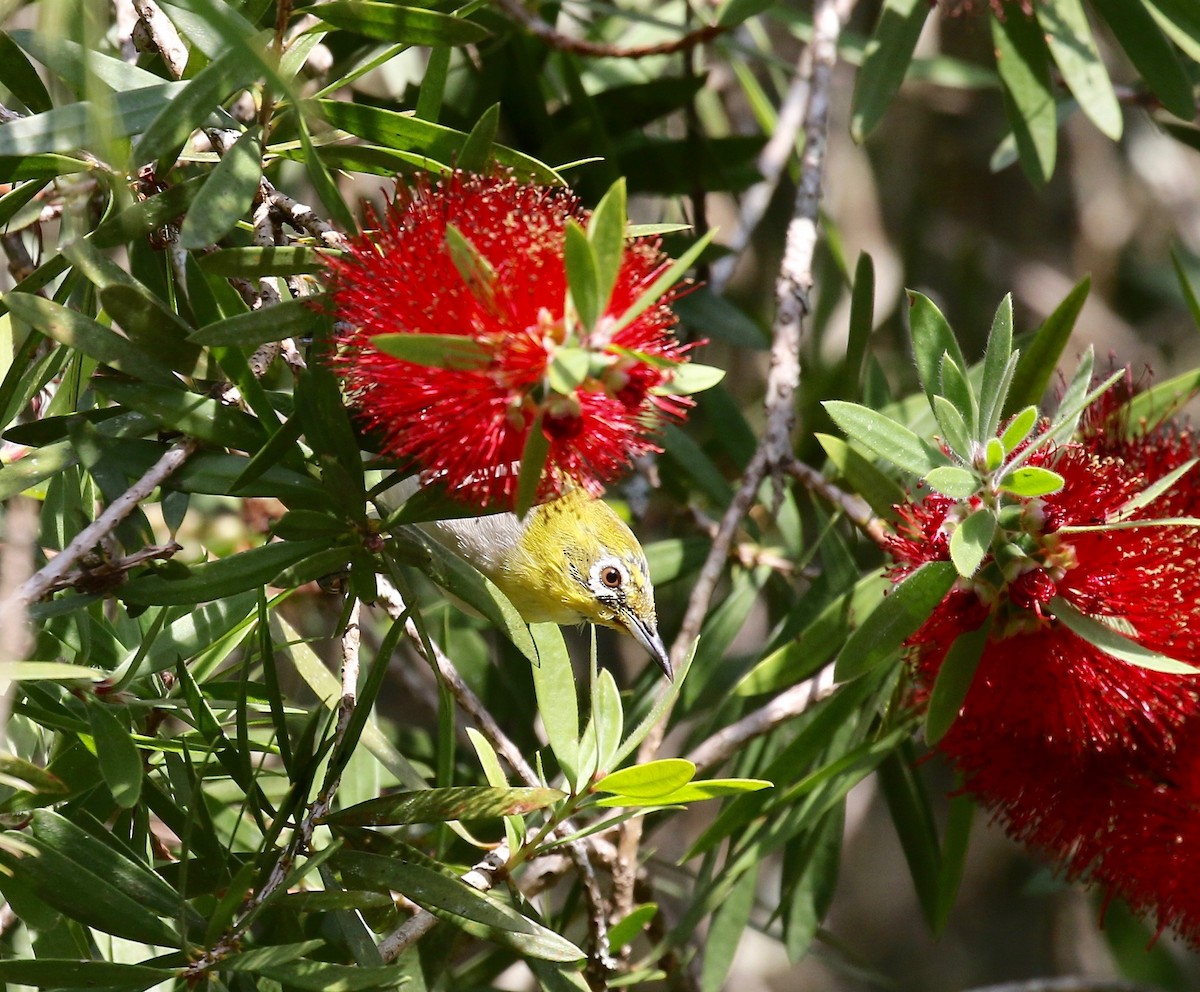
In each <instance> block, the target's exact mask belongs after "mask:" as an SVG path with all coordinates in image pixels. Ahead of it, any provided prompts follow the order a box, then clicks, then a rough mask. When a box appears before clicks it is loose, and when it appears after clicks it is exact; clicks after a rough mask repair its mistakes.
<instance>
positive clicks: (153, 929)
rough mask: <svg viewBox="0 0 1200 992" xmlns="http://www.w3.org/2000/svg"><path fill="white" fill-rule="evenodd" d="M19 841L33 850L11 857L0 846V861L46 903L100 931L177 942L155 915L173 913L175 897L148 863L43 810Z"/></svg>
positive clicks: (171, 944)
mask: <svg viewBox="0 0 1200 992" xmlns="http://www.w3.org/2000/svg"><path fill="white" fill-rule="evenodd" d="M24 839H25V840H27V841H28V842H29V843H30V844H31V845H32V846H33V847H34V848H35V850H36V854H34V855H31V856H28V857H14V856H13V855H12V854H11V853H10V852H8V851H7V850H6V849H4V848H3V847H0V864H4V865H5V866H6V867H7V869H8V871H9V873H10V874H12V875H13V876H14V877H15V878H16V879H17V880H18V881H20V882H23V883H25V884H26V885H28V886H29V887H30V888H31V889H32V890H33V892H34V894H35V895H37V896H38V897H39V898H40V899H42V900H43V901H44V902H46V903H47V904H48V905H50V906H52V907H54V908H55V909H57V910H59V911H60V912H62V913H64V914H66V915H67V916H69V917H70V918H71V919H73V920H76V921H78V922H80V923H83V924H84V925H86V926H90V927H94V928H95V929H97V930H100V931H103V932H104V933H111V934H115V935H116V936H118V937H126V938H128V939H129V940H136V941H141V942H143V943H148V944H159V945H162V946H165V947H178V946H179V937H178V936H177V935H176V933H175V932H174V930H173V929H171V927H169V926H167V924H166V923H164V922H163V921H162V920H160V919H159V918H158V915H156V913H159V914H162V915H167V912H169V913H170V915H176V914H177V913H178V912H179V911H180V908H181V904H180V900H179V896H178V895H177V894H176V893H174V892H173V891H172V890H171V889H170V887H169V886H168V885H166V883H164V882H163V881H162V879H161V878H159V877H158V876H157V875H155V874H154V873H153V872H151V871H150V870H149V869H148V868H147V867H145V866H143V865H140V864H136V863H135V862H133V861H131V860H130V859H128V858H126V857H123V856H122V855H120V854H118V853H117V852H116V851H115V850H114V849H113V848H111V847H109V846H108V845H106V844H104V843H103V842H102V841H100V840H98V839H96V838H95V837H92V836H91V835H90V834H88V833H87V832H85V831H84V830H82V829H81V828H80V827H78V826H75V825H74V824H73V823H70V822H69V821H67V820H66V819H65V818H63V817H62V816H60V815H58V814H57V813H52V812H49V811H47V810H37V811H35V812H34V814H33V829H32V831H31V832H29V833H27V834H25V837H24ZM164 890H165V891H164ZM166 904H169V905H170V909H169V910H168V911H167V912H164V910H166Z"/></svg>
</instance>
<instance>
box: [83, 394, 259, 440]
mask: <svg viewBox="0 0 1200 992" xmlns="http://www.w3.org/2000/svg"><path fill="white" fill-rule="evenodd" d="M94 386H95V389H96V391H97V392H99V393H101V394H102V395H104V396H107V397H108V398H109V399H110V400H112V401H113V402H115V403H120V404H121V405H122V406H125V407H128V408H129V409H131V410H137V411H138V412H139V413H144V414H145V415H146V416H148V417H153V418H155V419H156V420H159V421H161V422H162V423H163V424H166V425H167V426H168V427H172V428H174V429H175V430H177V431H182V432H183V433H184V434H190V435H191V436H192V437H198V438H200V439H201V440H202V441H208V442H209V443H211V444H218V445H221V446H222V447H226V446H228V447H231V448H239V449H241V450H242V451H257V450H258V449H259V448H261V447H262V446H263V445H264V444H265V443H266V440H267V435H266V431H264V430H263V428H262V424H261V422H260V421H258V420H257V419H255V418H254V417H251V416H250V415H249V414H246V413H243V412H242V411H241V410H237V409H234V408H233V407H229V406H226V405H225V404H223V403H221V402H220V401H218V400H215V399H210V398H209V397H207V396H200V395H199V394H197V393H189V392H185V391H184V390H183V389H170V388H167V387H165V386H156V385H151V384H150V383H141V382H121V381H120V380H117V379H97V380H95V381H94Z"/></svg>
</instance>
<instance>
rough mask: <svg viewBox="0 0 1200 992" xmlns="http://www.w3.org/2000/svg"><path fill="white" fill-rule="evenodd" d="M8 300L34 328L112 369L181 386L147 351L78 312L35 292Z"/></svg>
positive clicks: (151, 380)
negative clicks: (34, 293)
mask: <svg viewBox="0 0 1200 992" xmlns="http://www.w3.org/2000/svg"><path fill="white" fill-rule="evenodd" d="M4 301H5V303H6V304H7V305H8V309H9V311H10V312H11V313H12V314H13V315H14V316H15V317H18V318H19V319H21V320H23V321H25V323H27V324H28V325H29V326H30V327H32V328H34V329H35V330H37V331H39V332H40V333H42V334H45V335H46V336H47V337H49V338H52V339H53V340H55V341H58V342H59V343H60V344H65V345H67V346H68V347H70V348H75V349H77V350H78V351H81V352H83V353H84V354H85V355H87V356H88V357H89V358H94V359H95V360H96V361H98V362H100V363H102V364H104V365H107V366H109V367H110V368H114V369H116V370H117V371H119V372H124V373H125V374H126V375H131V376H134V377H135V378H138V379H144V380H146V381H147V382H153V383H157V384H158V385H160V386H169V385H172V384H174V385H181V383H180V381H179V379H178V377H176V376H175V375H174V373H172V371H171V370H170V369H169V368H167V367H166V366H165V365H163V364H161V363H160V362H157V361H155V360H154V359H153V358H151V357H150V356H149V355H147V354H146V353H145V352H144V351H143V349H141V348H139V347H138V346H137V345H135V344H134V343H132V342H131V341H129V340H128V339H127V338H124V337H122V336H121V335H120V334H118V333H116V331H114V330H112V328H109V327H105V326H104V325H103V324H99V323H97V322H96V321H94V320H92V319H91V318H90V317H85V316H84V315H83V314H81V313H79V312H78V311H75V310H68V309H67V308H66V307H64V306H60V305H59V304H57V303H54V302H52V301H50V300H47V299H43V298H42V297H40V296H34V295H33V294H32V293H8V294H6V295H5V299H4Z"/></svg>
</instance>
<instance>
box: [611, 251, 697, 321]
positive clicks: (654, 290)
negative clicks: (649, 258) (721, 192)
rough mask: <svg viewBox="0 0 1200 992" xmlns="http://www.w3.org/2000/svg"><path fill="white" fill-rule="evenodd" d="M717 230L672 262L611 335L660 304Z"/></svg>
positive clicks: (621, 318)
mask: <svg viewBox="0 0 1200 992" xmlns="http://www.w3.org/2000/svg"><path fill="white" fill-rule="evenodd" d="M716 233H717V232H716V229H715V228H714V229H713V230H711V231H709V232H708V233H707V234H705V235H704V236H703V237H702V238H700V240H698V241H697V242H696V243H695V244H693V245H692V246H691V247H690V248H689V249H688V250H687V251H685V252H684V253H683V254H682V255H680V256H679V258H678V259H676V261H674V262H672V263H671V265H670V266H669V267H668V268H667V270H666V271H665V272H663V273H662V275H660V276H659V277H658V278H657V279H655V280H654V282H652V283H651V284H650V285H649V286H648V287H647V288H646V289H644V290H643V291H642V293H641V295H640V296H639V297H638V298H637V299H636V300H634V301H633V303H632V304H631V305H630V306H629V308H628V309H626V310H625V312H624V313H622V314H621V315H620V316H619V317H618V318H617V320H616V322H615V323H614V324H613V325H612V328H611V330H610V332H609V333H610V334H616V333H617V332H618V331H621V330H623V329H625V328H626V327H628V326H629V325H630V324H632V323H633V322H634V321H635V320H637V319H638V317H640V316H641V315H642V314H643V313H645V312H646V311H647V310H649V309H650V307H652V306H654V304H656V303H658V302H659V300H661V299H662V297H663V295H664V294H665V293H666V292H667V290H669V289H670V288H671V287H672V286H674V285H675V283H677V282H678V281H679V280H680V279H682V278H683V276H684V274H685V273H686V272H687V270H688V269H690V268H691V267H692V265H693V263H695V261H696V260H697V259H698V258H699V257H700V255H701V254H702V253H703V252H704V249H705V248H707V247H708V246H709V243H710V242H711V241H712V239H713V238H714V237H716Z"/></svg>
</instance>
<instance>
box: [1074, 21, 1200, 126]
mask: <svg viewBox="0 0 1200 992" xmlns="http://www.w3.org/2000/svg"><path fill="white" fill-rule="evenodd" d="M1092 7H1093V9H1094V10H1095V11H1096V13H1098V14H1099V15H1100V16H1101V17H1103V18H1104V20H1106V21H1107V22H1108V26H1109V27H1110V28H1112V33H1113V37H1114V38H1115V39H1116V40H1117V43H1118V44H1119V45H1120V46H1121V47H1122V48H1123V49H1124V50H1125V54H1126V55H1128V56H1129V61H1130V62H1132V63H1133V64H1134V67H1135V68H1136V69H1137V71H1138V72H1139V73H1141V75H1142V79H1143V80H1145V82H1146V85H1147V86H1149V87H1150V89H1151V91H1152V92H1153V93H1154V95H1155V96H1156V97H1158V98H1159V100H1161V101H1162V104H1163V106H1164V107H1165V108H1166V109H1167V110H1169V111H1170V112H1171V113H1172V114H1174V115H1175V116H1176V117H1181V118H1183V119H1184V120H1191V119H1192V118H1193V117H1194V116H1195V113H1196V97H1195V93H1194V87H1193V84H1192V81H1191V79H1190V78H1189V77H1188V74H1187V71H1186V70H1185V69H1184V67H1183V65H1182V63H1180V61H1179V56H1178V54H1177V53H1176V51H1175V49H1174V48H1173V47H1172V45H1171V43H1170V42H1169V41H1167V39H1166V38H1165V37H1164V36H1163V33H1162V31H1161V30H1160V29H1159V27H1158V25H1157V24H1156V23H1155V22H1154V16H1153V14H1152V13H1151V12H1150V10H1148V9H1147V8H1146V6H1145V5H1143V4H1140V3H1128V2H1127V0H1092Z"/></svg>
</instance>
